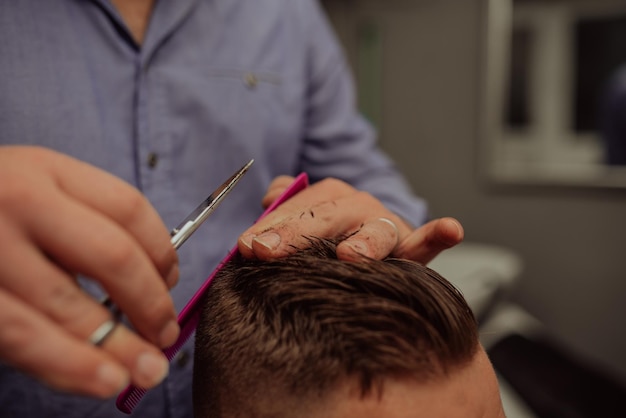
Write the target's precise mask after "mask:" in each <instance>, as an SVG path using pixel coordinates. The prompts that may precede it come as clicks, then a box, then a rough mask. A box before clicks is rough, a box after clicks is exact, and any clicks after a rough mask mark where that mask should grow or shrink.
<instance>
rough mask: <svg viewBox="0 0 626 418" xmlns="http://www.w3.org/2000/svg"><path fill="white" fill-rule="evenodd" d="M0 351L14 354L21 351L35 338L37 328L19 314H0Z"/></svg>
mask: <svg viewBox="0 0 626 418" xmlns="http://www.w3.org/2000/svg"><path fill="white" fill-rule="evenodd" d="M0 328H2V332H1V333H0V352H4V353H6V354H16V353H19V352H21V351H23V350H24V349H25V348H26V347H28V346H29V345H30V344H32V343H33V341H35V339H36V338H37V335H38V333H37V330H36V329H35V327H33V325H32V324H31V323H30V322H29V321H27V320H26V319H25V318H23V317H22V316H20V315H12V314H10V313H9V314H3V315H0Z"/></svg>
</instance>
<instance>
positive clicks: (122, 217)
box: [32, 150, 178, 287]
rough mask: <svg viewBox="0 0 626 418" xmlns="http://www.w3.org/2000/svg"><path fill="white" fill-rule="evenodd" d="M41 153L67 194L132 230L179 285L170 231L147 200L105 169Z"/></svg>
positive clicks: (43, 162) (44, 164)
mask: <svg viewBox="0 0 626 418" xmlns="http://www.w3.org/2000/svg"><path fill="white" fill-rule="evenodd" d="M40 151H41V152H40V153H35V154H34V155H33V156H32V158H35V159H39V161H38V163H39V164H40V166H41V167H42V168H47V169H48V171H49V174H50V176H51V178H52V179H53V180H54V181H55V182H56V184H57V185H58V186H59V187H60V188H61V189H62V190H63V191H65V192H66V193H67V194H68V195H70V196H72V197H73V198H74V199H76V200H77V201H79V202H81V204H85V205H87V206H89V207H91V208H92V209H94V210H95V211H97V212H100V213H103V214H104V215H105V216H107V217H109V218H110V219H111V220H113V221H114V222H115V223H117V224H119V225H120V226H121V227H122V228H123V229H125V230H126V231H128V232H129V233H130V234H131V235H132V236H133V238H134V239H135V240H136V241H137V242H138V243H139V245H140V246H141V248H142V249H143V251H145V252H146V254H147V255H148V257H149V258H150V260H151V261H152V263H153V264H154V265H155V266H156V269H157V271H158V272H159V274H160V275H161V276H162V277H163V278H164V279H165V281H166V283H167V284H168V286H170V287H172V286H174V285H175V284H176V282H177V280H178V258H177V257H178V256H177V255H176V251H175V250H174V248H173V247H172V245H171V242H170V236H169V231H168V230H167V228H166V227H165V225H164V224H163V222H162V220H161V218H160V217H159V215H158V214H157V212H156V210H155V209H154V208H153V207H152V205H150V204H149V203H148V201H147V200H146V199H145V197H143V196H142V195H141V194H140V193H139V192H138V191H137V190H136V189H135V188H133V187H132V186H130V185H129V184H127V183H125V182H124V181H122V180H120V179H119V178H117V177H115V176H113V175H111V174H109V173H107V172H105V171H103V170H99V169H97V168H95V167H93V166H90V165H89V164H86V163H83V162H82V161H79V160H76V159H73V158H70V157H68V156H65V155H62V154H56V156H57V157H58V158H49V155H48V154H49V153H51V151H48V150H40ZM95 185H97V187H94V186H95Z"/></svg>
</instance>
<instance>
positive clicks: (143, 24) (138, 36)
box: [111, 0, 155, 45]
mask: <svg viewBox="0 0 626 418" xmlns="http://www.w3.org/2000/svg"><path fill="white" fill-rule="evenodd" d="M154 1H155V0H111V3H113V6H115V8H116V9H117V11H118V13H119V14H120V16H121V17H122V20H124V23H125V24H126V26H127V27H128V29H129V30H130V33H131V35H132V36H133V39H134V40H135V42H137V44H138V45H141V44H142V43H143V40H144V37H145V35H146V30H147V29H148V22H149V21H150V14H151V13H152V9H153V7H154Z"/></svg>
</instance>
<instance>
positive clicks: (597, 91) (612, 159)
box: [481, 0, 626, 187]
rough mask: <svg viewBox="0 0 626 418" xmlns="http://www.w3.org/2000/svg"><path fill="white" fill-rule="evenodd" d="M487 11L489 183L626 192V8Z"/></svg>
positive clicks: (551, 2) (567, 4) (576, 5)
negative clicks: (601, 187)
mask: <svg viewBox="0 0 626 418" xmlns="http://www.w3.org/2000/svg"><path fill="white" fill-rule="evenodd" d="M486 4H487V24H486V36H485V45H486V50H485V51H486V54H485V59H486V67H485V72H484V75H485V80H484V86H485V94H484V96H483V98H484V113H483V117H484V119H483V123H482V126H483V131H482V135H481V137H482V140H483V142H482V144H483V145H484V146H483V147H482V150H481V151H482V157H483V159H482V161H481V167H482V168H483V169H484V173H485V174H486V175H487V177H488V179H489V180H491V181H495V182H499V183H521V184H564V185H590V186H603V187H626V2H624V1H623V0H618V1H616V0H486Z"/></svg>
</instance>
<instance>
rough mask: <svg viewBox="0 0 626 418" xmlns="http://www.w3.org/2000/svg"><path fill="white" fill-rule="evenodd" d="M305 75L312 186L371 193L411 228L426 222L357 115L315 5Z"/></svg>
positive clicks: (340, 59) (346, 74)
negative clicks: (321, 183)
mask: <svg viewBox="0 0 626 418" xmlns="http://www.w3.org/2000/svg"><path fill="white" fill-rule="evenodd" d="M305 3H308V5H310V8H311V10H308V11H307V13H306V16H307V27H306V28H307V30H308V31H309V33H308V37H307V39H308V40H309V44H308V51H307V59H308V63H307V64H308V67H307V68H309V75H308V86H307V98H308V103H307V108H306V117H305V127H304V146H303V155H302V159H301V161H302V163H301V164H302V167H301V168H302V170H303V171H305V172H307V173H308V174H309V176H310V177H311V180H312V181H317V180H320V179H323V178H326V177H335V178H338V179H341V180H344V181H346V182H347V183H349V184H351V185H353V186H354V187H356V188H357V189H359V190H363V191H366V192H369V193H371V194H372V195H373V196H374V197H376V198H378V199H379V200H380V201H382V202H383V203H384V204H385V206H386V207H387V208H388V209H390V210H391V211H393V212H394V213H396V214H397V215H399V216H401V217H402V218H404V219H405V220H406V221H408V222H409V223H411V224H413V225H414V226H417V225H421V224H423V223H424V222H425V221H426V220H427V217H428V215H427V206H426V202H425V201H424V200H423V199H421V198H419V197H417V196H415V195H414V194H413V192H412V191H411V188H410V186H409V185H408V183H407V181H406V180H405V179H404V178H403V176H402V175H401V174H400V173H399V171H398V169H397V168H396V167H395V165H394V163H393V161H392V160H391V159H390V158H389V157H388V156H387V155H385V154H384V153H383V151H382V150H381V149H380V148H379V147H378V146H377V143H376V132H375V130H374V129H373V127H372V126H371V125H370V124H369V123H368V121H367V120H365V118H364V117H362V116H361V115H360V114H359V112H358V111H357V107H356V103H355V89H354V83H353V80H352V75H351V72H350V70H349V68H348V65H347V63H346V60H345V57H344V55H343V51H342V49H341V47H340V45H339V43H338V41H337V39H336V37H335V34H334V32H333V31H332V29H331V27H330V24H329V22H328V21H327V19H326V16H325V15H324V13H323V11H322V10H321V9H320V7H319V5H318V3H317V2H316V1H308V2H305Z"/></svg>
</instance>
